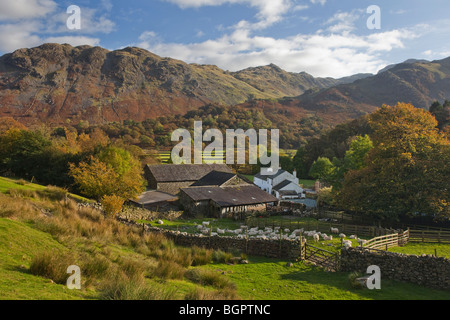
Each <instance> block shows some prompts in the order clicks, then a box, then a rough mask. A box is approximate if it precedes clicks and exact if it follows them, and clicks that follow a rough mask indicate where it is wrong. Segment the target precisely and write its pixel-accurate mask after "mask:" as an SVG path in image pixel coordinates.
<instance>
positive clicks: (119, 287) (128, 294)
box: [100, 274, 175, 300]
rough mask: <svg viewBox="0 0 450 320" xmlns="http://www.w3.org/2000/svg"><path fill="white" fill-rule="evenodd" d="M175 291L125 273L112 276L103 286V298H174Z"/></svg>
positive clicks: (101, 295)
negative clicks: (152, 284) (147, 282)
mask: <svg viewBox="0 0 450 320" xmlns="http://www.w3.org/2000/svg"><path fill="white" fill-rule="evenodd" d="M174 297H175V293H174V291H172V290H164V289H162V288H158V287H155V286H149V285H148V284H146V283H145V280H144V279H142V278H130V277H127V276H125V275H123V274H121V275H118V276H116V277H111V278H110V279H108V281H106V282H105V283H104V284H103V285H102V287H101V294H100V299H103V300H173V299H174Z"/></svg>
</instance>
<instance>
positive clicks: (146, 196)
mask: <svg viewBox="0 0 450 320" xmlns="http://www.w3.org/2000/svg"><path fill="white" fill-rule="evenodd" d="M176 199H178V197H177V196H174V195H173V194H169V193H165V192H161V191H155V190H151V191H146V192H144V193H142V194H141V195H140V196H139V197H138V199H137V200H132V201H133V202H135V203H138V204H140V205H149V204H153V203H158V202H165V201H173V200H176Z"/></svg>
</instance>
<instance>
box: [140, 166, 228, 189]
mask: <svg viewBox="0 0 450 320" xmlns="http://www.w3.org/2000/svg"><path fill="white" fill-rule="evenodd" d="M212 171H217V172H225V173H229V174H231V173H232V171H231V169H230V168H229V167H228V166H227V165H226V164H178V165H175V164H173V165H170V164H165V165H147V166H145V168H144V174H145V178H146V179H147V182H148V188H149V189H151V190H157V191H161V192H166V193H169V194H172V195H177V194H178V193H179V192H180V189H181V188H186V187H189V186H191V185H193V184H194V183H196V182H197V181H199V180H200V179H202V178H203V177H205V176H206V175H207V174H208V173H210V172H212Z"/></svg>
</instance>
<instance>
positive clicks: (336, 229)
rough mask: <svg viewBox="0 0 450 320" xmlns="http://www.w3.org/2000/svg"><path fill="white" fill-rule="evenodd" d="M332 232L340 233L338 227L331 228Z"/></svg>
mask: <svg viewBox="0 0 450 320" xmlns="http://www.w3.org/2000/svg"><path fill="white" fill-rule="evenodd" d="M331 233H335V234H338V233H339V229H338V228H333V227H332V228H331Z"/></svg>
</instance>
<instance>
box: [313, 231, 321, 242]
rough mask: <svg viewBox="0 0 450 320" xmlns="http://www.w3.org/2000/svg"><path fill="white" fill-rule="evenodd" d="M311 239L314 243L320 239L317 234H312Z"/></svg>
mask: <svg viewBox="0 0 450 320" xmlns="http://www.w3.org/2000/svg"><path fill="white" fill-rule="evenodd" d="M313 238H314V242H319V240H320V237H319V235H318V234H317V233H316V234H314V236H313Z"/></svg>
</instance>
